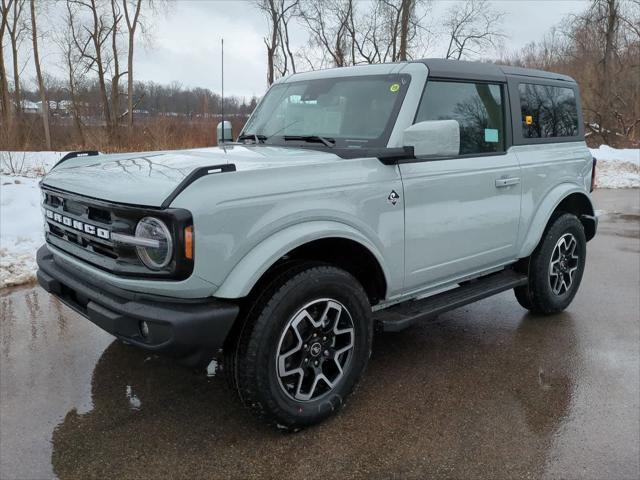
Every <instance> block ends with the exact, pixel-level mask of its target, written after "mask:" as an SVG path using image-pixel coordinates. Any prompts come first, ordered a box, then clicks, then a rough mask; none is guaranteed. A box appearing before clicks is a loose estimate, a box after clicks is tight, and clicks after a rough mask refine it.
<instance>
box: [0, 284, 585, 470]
mask: <svg viewBox="0 0 640 480" xmlns="http://www.w3.org/2000/svg"><path fill="white" fill-rule="evenodd" d="M1 301H2V363H3V368H2V409H3V415H2V423H3V424H2V439H3V442H2V443H3V447H4V448H3V449H2V469H3V472H2V473H3V474H7V473H9V472H11V473H13V474H14V475H15V473H23V474H24V475H23V476H31V477H33V476H34V472H35V473H36V474H37V475H35V476H42V477H50V476H53V475H57V476H58V477H60V478H89V477H96V476H99V477H122V476H127V477H128V476H138V475H144V472H147V473H148V472H150V471H162V472H169V471H170V472H171V474H170V475H171V476H175V477H182V476H184V477H187V476H189V477H192V476H195V477H200V476H206V473H207V472H209V473H211V472H218V473H219V474H220V476H224V477H234V478H238V477H243V478H247V477H251V476H282V475H291V474H292V468H293V471H294V473H295V474H297V475H300V476H302V477H305V478H306V477H308V478H313V477H319V476H322V477H324V478H326V476H327V475H329V476H340V475H341V472H343V471H344V469H345V468H349V469H355V471H356V472H358V473H359V474H360V475H359V476H367V475H368V474H372V473H374V472H375V474H376V475H382V476H388V475H394V476H401V477H402V476H411V475H414V474H415V473H416V472H425V471H430V470H429V468H431V467H433V465H434V464H435V463H437V464H441V465H449V468H450V470H449V471H448V474H449V475H450V476H462V475H465V474H471V473H472V472H473V471H475V470H474V469H475V468H477V467H478V462H481V461H482V462H486V461H490V462H495V468H496V469H498V471H509V472H510V475H512V476H523V475H525V474H528V473H531V472H540V471H541V469H542V468H543V466H544V463H545V458H546V455H547V452H548V449H549V448H550V446H551V444H552V441H553V437H554V434H555V432H556V431H558V429H559V428H560V426H561V425H562V422H563V419H564V418H565V417H566V416H567V415H568V412H569V409H570V403H571V398H572V395H573V393H572V392H573V389H574V381H573V380H572V377H571V374H570V373H569V371H568V369H567V367H566V366H567V365H573V366H575V365H576V364H579V362H580V358H579V355H577V353H576V351H575V344H576V340H575V337H574V332H573V325H574V321H573V319H572V318H571V317H570V316H568V315H567V316H566V318H565V319H564V321H563V322H545V321H542V322H540V321H537V320H533V319H530V318H528V316H524V317H523V316H522V313H521V312H522V311H521V310H518V314H516V315H515V317H514V315H513V313H512V314H511V316H510V317H511V318H510V320H509V321H504V322H498V323H496V322H495V321H494V322H482V321H480V322H477V321H476V322H475V323H473V324H471V323H470V322H468V315H469V312H470V311H473V312H474V313H473V316H474V317H477V316H478V315H480V317H481V318H482V316H484V317H485V318H486V316H487V315H489V316H490V317H493V316H494V315H495V314H496V312H495V310H496V308H497V310H498V311H500V310H504V308H505V305H506V307H508V308H510V309H513V304H512V302H504V301H503V302H500V301H499V300H494V303H496V304H497V306H496V305H494V306H493V307H491V306H489V307H488V308H487V307H486V306H485V307H484V309H480V311H479V310H478V308H475V307H474V308H473V310H471V309H469V308H467V309H462V310H460V311H459V312H458V314H457V315H455V314H453V315H451V317H452V318H453V319H452V318H449V321H448V322H440V323H433V324H428V325H424V326H422V327H417V328H415V329H413V330H410V331H406V332H402V333H398V334H386V335H384V336H382V337H378V338H377V339H376V345H375V348H374V355H373V357H372V359H371V364H370V367H369V369H368V372H367V375H366V378H365V380H364V381H363V383H362V385H361V387H360V388H359V389H358V392H357V394H356V396H355V397H352V398H351V399H350V401H349V405H347V408H346V409H345V410H344V411H343V412H342V413H341V414H340V415H339V416H338V417H337V418H335V419H332V420H330V421H328V422H326V423H325V424H323V425H321V426H319V427H317V428H313V429H310V430H307V431H303V432H301V433H298V434H295V435H283V434H281V433H279V432H277V431H275V430H272V429H269V428H267V427H264V426H262V425H261V424H260V423H258V422H257V421H255V420H254V419H253V418H252V417H251V416H249V415H248V413H247V412H245V411H244V410H243V409H242V407H241V406H240V404H239V402H238V401H237V399H236V398H235V396H234V395H233V394H232V392H230V391H229V390H228V389H227V388H226V387H225V384H224V382H223V381H222V379H221V378H220V375H218V376H216V377H214V378H212V377H207V375H206V373H196V372H193V371H191V370H188V369H185V368H183V367H180V366H178V365H176V364H175V363H174V362H172V361H171V360H169V359H165V358H162V357H157V356H154V355H152V356H149V355H148V354H146V353H144V352H142V351H139V350H137V349H135V348H134V347H131V346H128V345H124V344H122V343H120V342H117V341H113V339H112V337H110V336H109V335H107V334H105V333H103V332H101V331H100V330H99V329H97V328H96V327H94V326H93V325H91V324H90V323H89V322H87V321H86V320H84V319H82V318H81V317H79V316H78V315H76V314H75V313H73V312H71V311H69V310H68V309H67V308H66V307H64V306H62V305H59V304H58V302H57V301H56V300H53V299H51V298H50V297H49V296H47V295H46V294H45V293H44V292H43V291H42V290H39V289H30V290H23V291H17V292H14V293H11V294H9V295H6V296H3V297H2V298H1ZM485 305H486V303H485ZM456 318H457V320H456ZM476 320H477V318H476ZM216 369H217V365H212V366H211V370H210V373H213V372H215V370H216ZM489 443H491V444H492V447H491V449H488V448H487V445H488V444H489ZM514 444H517V445H518V447H517V448H515V451H514ZM346 445H348V446H349V447H348V448H346V447H345V446H346ZM380 452H385V453H384V455H381V453H380ZM514 456H515V457H514ZM507 457H508V458H510V460H509V462H508V464H507V463H505V461H504V458H507ZM283 458H296V459H297V460H296V462H295V465H292V464H291V463H290V462H288V461H287V462H284V461H283V460H282V459H283ZM318 458H323V466H322V468H321V469H318V466H317V459H318ZM514 458H515V459H517V461H516V460H515V459H514ZM390 459H391V460H390ZM467 468H468V469H469V470H468V471H467V470H466V469H467ZM168 469H170V470H168ZM504 469H507V470H504ZM509 469H510V470H509ZM465 472H466V473H465ZM320 473H322V475H320ZM27 474H30V475H27ZM2 477H3V478H5V475H2Z"/></svg>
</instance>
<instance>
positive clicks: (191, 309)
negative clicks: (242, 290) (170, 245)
mask: <svg viewBox="0 0 640 480" xmlns="http://www.w3.org/2000/svg"><path fill="white" fill-rule="evenodd" d="M37 261H38V283H39V284H40V286H42V288H44V289H45V290H46V291H47V292H49V293H51V294H53V295H55V296H57V297H58V298H59V299H60V300H61V301H62V302H64V303H65V304H66V305H68V306H69V307H71V308H72V309H74V310H75V311H77V312H79V313H80V314H82V315H83V316H85V317H86V318H88V319H89V320H90V321H91V322H93V323H95V324H96V325H97V326H99V327H100V328H102V329H103V330H106V331H107V332H109V333H111V334H112V335H114V336H116V337H118V338H120V339H122V340H125V341H127V342H129V343H131V344H133V345H135V346H137V347H140V348H143V349H145V350H148V351H152V352H158V353H162V354H168V355H171V356H174V357H178V358H180V359H181V361H182V362H183V363H185V364H188V365H193V366H195V365H201V364H202V363H203V362H205V361H207V360H210V359H211V358H213V356H214V355H215V354H216V352H217V351H218V350H219V349H220V348H221V347H222V345H223V343H224V341H225V339H226V337H227V335H228V333H229V331H230V330H231V327H232V325H233V322H234V321H235V319H236V317H237V316H238V311H239V307H238V305H235V304H233V303H230V302H225V301H222V300H217V299H213V298H206V299H199V300H186V299H176V298H169V297H162V296H158V295H146V294H140V293H136V292H130V291H128V290H123V289H120V288H117V287H113V286H111V285H101V286H97V285H95V284H93V283H91V281H90V278H89V277H88V276H86V275H83V273H82V272H81V271H80V270H76V269H74V270H73V271H71V270H69V269H68V268H64V267H62V266H61V265H60V264H59V263H56V260H55V256H54V254H53V253H51V252H50V251H49V248H48V247H47V246H46V245H43V246H42V247H41V248H40V249H39V250H38V254H37ZM142 322H147V325H148V329H149V333H148V335H147V336H146V337H144V336H143V335H142V333H141V324H142Z"/></svg>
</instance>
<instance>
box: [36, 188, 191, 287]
mask: <svg viewBox="0 0 640 480" xmlns="http://www.w3.org/2000/svg"><path fill="white" fill-rule="evenodd" d="M42 192H43V203H42V207H43V210H44V218H45V222H46V240H47V243H49V244H50V245H53V246H54V247H56V248H58V249H60V250H62V251H64V252H66V253H68V254H70V255H73V256H74V257H77V258H79V259H81V260H83V261H85V262H87V263H90V264H92V265H94V266H96V267H98V268H101V269H103V270H106V271H109V272H112V273H117V274H120V275H124V276H144V277H172V278H186V277H187V276H188V275H190V274H191V271H192V270H193V262H192V260H190V259H185V258H183V255H182V254H181V253H180V252H179V251H176V254H175V255H174V258H173V259H172V262H171V263H170V264H169V265H168V266H167V268H166V269H165V270H162V271H151V270H149V269H148V268H146V267H145V266H144V264H143V263H142V262H141V261H140V259H139V258H138V254H137V252H136V247H134V246H131V245H124V244H122V243H116V242H114V241H113V240H112V239H111V238H112V237H111V235H112V234H113V233H118V234H124V235H135V228H136V225H137V223H138V221H139V220H140V219H141V218H143V217H145V216H149V215H152V216H154V217H157V218H160V219H161V220H163V221H164V222H165V224H166V225H167V227H168V228H169V230H170V231H171V233H172V236H173V237H174V245H180V244H182V232H183V231H184V227H185V226H186V225H190V224H191V215H190V214H189V213H188V212H186V211H185V210H180V209H163V210H160V209H150V208H148V207H134V206H130V205H122V204H116V203H110V202H105V201H102V200H96V199H92V198H89V197H83V196H80V195H76V194H72V193H68V192H62V191H59V190H54V189H51V188H49V187H46V186H44V185H43V186H42Z"/></svg>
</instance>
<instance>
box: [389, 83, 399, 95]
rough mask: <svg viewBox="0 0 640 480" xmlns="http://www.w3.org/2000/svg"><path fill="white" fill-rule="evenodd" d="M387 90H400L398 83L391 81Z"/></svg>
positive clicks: (394, 91)
mask: <svg viewBox="0 0 640 480" xmlns="http://www.w3.org/2000/svg"><path fill="white" fill-rule="evenodd" d="M389 90H390V91H391V92H393V93H396V92H397V91H398V90H400V84H399V83H392V84H391V86H390V87H389Z"/></svg>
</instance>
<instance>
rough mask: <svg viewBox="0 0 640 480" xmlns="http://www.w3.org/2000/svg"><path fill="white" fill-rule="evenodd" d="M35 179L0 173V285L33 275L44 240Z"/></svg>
mask: <svg viewBox="0 0 640 480" xmlns="http://www.w3.org/2000/svg"><path fill="white" fill-rule="evenodd" d="M38 181H39V180H38V179H36V178H27V177H10V176H7V175H0V288H3V287H9V286H12V285H20V284H22V283H27V282H30V281H32V280H34V279H35V273H36V270H37V266H36V259H35V254H36V250H37V249H38V248H39V247H40V246H41V245H42V244H43V243H44V233H43V219H42V213H41V208H40V198H41V197H40V189H39V188H38Z"/></svg>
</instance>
